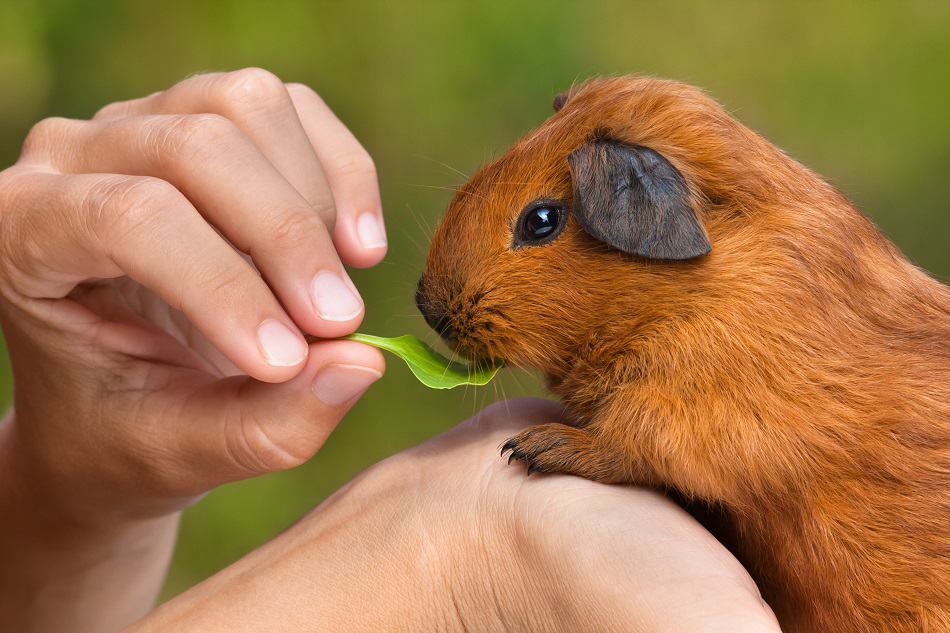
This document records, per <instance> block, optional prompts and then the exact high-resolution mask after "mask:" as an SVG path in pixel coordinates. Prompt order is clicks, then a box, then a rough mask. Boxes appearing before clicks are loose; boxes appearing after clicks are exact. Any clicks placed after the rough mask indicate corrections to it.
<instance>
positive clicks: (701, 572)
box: [129, 399, 779, 633]
mask: <svg viewBox="0 0 950 633" xmlns="http://www.w3.org/2000/svg"><path fill="white" fill-rule="evenodd" d="M552 417H553V418H558V417H559V410H558V409H557V408H556V407H554V406H552V403H550V402H545V401H540V400H531V399H523V400H517V401H508V402H500V403H496V404H494V405H492V406H491V407H489V408H488V409H486V410H485V411H483V412H481V413H480V414H478V415H477V416H475V417H474V418H473V419H471V420H469V421H467V422H465V423H463V424H461V425H459V426H458V427H456V428H455V429H452V430H451V431H449V432H447V433H445V434H443V435H441V436H439V437H437V438H435V439H433V440H430V441H429V442H427V443H425V444H423V445H421V446H419V447H416V448H414V449H411V450H408V451H406V452H404V453H401V454H399V455H396V456H394V457H392V458H390V459H388V460H386V461H384V462H382V463H380V464H378V465H376V466H374V467H372V468H371V469H369V470H368V471H367V472H365V473H363V474H362V475H360V476H359V477H357V478H356V479H355V480H354V481H352V482H350V483H349V484H348V485H346V486H345V487H344V488H342V489H341V490H340V491H338V492H337V493H336V494H335V495H333V496H332V497H331V498H330V499H328V500H327V501H326V502H324V503H323V504H321V505H320V506H319V507H318V508H316V509H315V510H314V511H313V512H311V513H310V514H308V515H307V516H306V517H304V518H303V519H302V520H301V521H300V522H299V523H297V524H296V525H295V526H293V527H292V528H290V529H289V530H288V531H286V532H285V533H283V534H281V535H280V536H279V537H277V538H276V539H275V540H274V541H272V542H270V543H268V544H266V545H264V546H263V547H261V548H260V549H258V550H257V551H255V552H253V553H251V554H250V555H248V556H246V557H245V558H244V559H242V560H240V561H238V562H237V563H235V564H234V565H232V566H231V567H229V568H227V569H225V570H224V571H222V572H221V573H219V574H217V575H216V576H214V577H212V578H210V579H209V580H207V581H205V582H203V583H201V584H200V585H198V586H197V587H195V588H193V589H192V590H190V591H188V592H186V593H184V594H182V595H180V596H179V597H177V598H175V599H173V600H171V601H170V602H168V603H166V604H165V605H163V606H161V607H159V608H158V609H157V610H156V611H155V612H153V613H152V614H150V615H149V616H148V617H146V618H145V619H144V620H142V621H141V622H139V623H137V624H136V625H135V626H133V627H131V629H129V630H130V631H134V632H135V633H150V632H152V631H190V630H196V631H231V632H238V633H239V632H242V631H248V632H251V631H262V630H267V631H276V632H283V631H287V632H298V631H321V632H323V631H436V630H437V631H485V632H494V631H498V632H511V631H532V632H538V633H543V632H545V631H575V632H584V631H591V632H595V631H597V632H602V631H632V632H635V633H652V632H657V633H659V632H664V633H679V632H686V631H697V632H698V631H703V632H713V633H715V632H720V631H721V632H723V633H726V632H729V633H732V632H737V633H745V632H749V633H751V632H765V631H778V630H779V628H778V625H777V623H776V622H775V619H774V617H773V616H772V613H771V611H770V610H769V608H768V606H766V605H765V603H764V602H762V600H761V598H760V597H759V594H758V590H757V589H756V587H755V585H754V584H753V582H752V580H751V578H749V576H748V574H747V573H746V572H745V570H744V569H743V568H742V567H741V566H740V565H739V563H738V562H737V561H736V560H735V558H733V557H732V555H731V554H729V552H728V551H726V549H725V548H724V547H723V546H722V545H720V544H719V542H718V541H716V540H715V539H714V538H713V537H712V536H711V535H710V534H709V533H708V532H706V531H705V530H704V529H703V528H702V527H701V526H700V525H699V524H698V523H696V522H695V521H694V520H693V519H692V518H691V517H690V516H689V515H688V514H686V513H685V512H684V511H683V510H682V509H680V508H679V507H678V506H676V505H675V504H673V503H672V502H670V501H669V500H668V499H666V498H665V497H663V496H662V495H660V494H658V493H656V492H653V491H650V490H647V489H643V488H634V487H621V486H608V485H604V484H597V483H593V482H590V481H587V480H583V479H579V478H575V477H565V476H540V477H539V476H537V475H534V476H531V477H528V478H526V477H525V476H524V469H523V468H522V467H520V466H516V465H514V464H512V465H508V464H507V463H506V462H505V461H504V460H500V459H498V446H499V445H500V444H501V443H503V442H504V440H505V438H507V437H509V436H510V435H511V434H512V433H513V432H517V431H519V430H521V429H523V428H525V426H527V425H529V424H531V423H533V422H538V421H543V420H546V419H551V418H552Z"/></svg>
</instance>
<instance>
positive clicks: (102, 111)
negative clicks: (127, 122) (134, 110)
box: [92, 102, 125, 119]
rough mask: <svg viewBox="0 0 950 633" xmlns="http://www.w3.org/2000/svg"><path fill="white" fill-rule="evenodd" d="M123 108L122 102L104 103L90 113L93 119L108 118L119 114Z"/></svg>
mask: <svg viewBox="0 0 950 633" xmlns="http://www.w3.org/2000/svg"><path fill="white" fill-rule="evenodd" d="M124 110H125V104H124V103H119V102H117V103H107V104H106V105H104V106H102V107H101V108H99V109H98V110H96V113H95V114H93V115H92V118H93V119H103V118H105V119H109V118H112V117H115V116H118V115H120V114H121V113H122V112H123V111H124Z"/></svg>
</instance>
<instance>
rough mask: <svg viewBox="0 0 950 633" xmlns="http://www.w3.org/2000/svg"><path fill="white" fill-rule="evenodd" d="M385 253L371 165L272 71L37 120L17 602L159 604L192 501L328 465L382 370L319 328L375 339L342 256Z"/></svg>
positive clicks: (9, 590)
mask: <svg viewBox="0 0 950 633" xmlns="http://www.w3.org/2000/svg"><path fill="white" fill-rule="evenodd" d="M385 251H386V237H385V232H384V229H383V220H382V211H381V205H380V199H379V191H378V186H377V183H376V177H375V171H374V167H373V162H372V160H371V159H370V157H369V155H368V154H367V153H366V152H365V151H364V150H363V149H362V147H360V145H359V143H358V142H357V141H356V139H355V138H354V137H353V135H352V134H351V133H350V132H349V131H348V130H347V129H346V128H345V127H344V126H343V124H342V123H341V122H340V121H339V120H337V119H336V117H335V116H334V115H333V113H332V112H331V111H330V109H329V108H328V107H327V106H326V105H325V104H324V103H323V102H322V101H321V99H320V98H319V97H318V96H317V95H316V94H315V93H314V92H313V91H312V90H310V89H309V88H307V87H305V86H303V85H299V84H287V85H285V84H284V83H283V82H282V81H281V80H279V79H278V78H277V77H275V76H274V75H272V74H270V73H268V72H266V71H263V70H260V69H253V68H252V69H246V70H241V71H238V72H233V73H218V74H204V75H197V76H193V77H191V78H189V79H186V80H185V81H182V82H181V83H179V84H177V85H175V86H173V87H171V88H170V89H168V90H165V91H163V92H158V93H155V94H152V95H150V96H147V97H145V98H142V99H136V100H132V101H127V102H122V103H114V104H111V105H108V106H106V107H105V108H103V109H102V110H100V111H99V112H98V113H97V114H96V115H95V116H94V117H93V118H92V119H91V120H89V121H78V120H67V119H48V120H45V121H42V122H40V123H39V124H37V125H36V126H35V127H34V128H33V130H32V131H31V132H30V134H29V136H28V138H27V139H26V142H25V144H24V146H23V151H22V155H21V157H20V159H19V161H18V162H17V163H16V164H15V165H13V166H12V167H10V168H8V169H6V170H4V171H3V172H0V325H2V327H3V332H4V335H5V336H6V339H7V343H8V348H9V351H10V355H11V360H12V365H13V373H14V380H15V385H14V401H15V413H14V414H13V415H12V416H10V417H9V418H8V419H7V420H6V421H5V422H3V423H2V425H0V468H2V473H0V486H2V494H0V515H2V516H4V517H5V518H4V521H3V524H4V527H3V530H4V537H3V538H2V539H0V559H2V560H3V561H4V565H3V566H2V571H0V586H2V587H3V591H2V592H0V595H2V598H0V607H2V608H0V613H3V614H4V616H7V615H10V614H11V613H20V614H21V615H23V608H24V607H23V605H31V606H30V609H32V615H34V616H37V617H41V618H60V619H61V620H60V622H69V623H70V624H69V626H68V628H69V629H70V630H74V631H77V630H80V625H79V624H77V623H82V622H91V623H92V624H91V626H92V627H93V628H94V629H95V630H105V629H109V628H112V626H111V625H113V624H114V623H115V622H123V621H128V620H129V619H130V617H135V616H137V615H140V614H141V613H142V611H143V610H144V609H145V608H147V606H148V604H149V603H150V601H151V600H152V599H153V597H154V595H155V594H156V592H157V589H158V586H159V583H160V582H161V578H162V576H163V573H164V569H165V566H166V564H167V559H168V556H169V553H170V550H171V547H172V544H173V541H174V533H175V528H176V525H177V515H178V512H179V510H180V509H181V508H182V507H183V506H185V505H187V504H188V503H190V502H191V501H192V500H194V499H195V498H197V497H198V496H199V495H201V494H202V493H204V492H206V491H207V490H209V489H211V488H212V487H214V486H216V485H218V484H221V483H223V482H227V481H232V480H236V479H240V478H245V477H249V476H252V475H257V474H260V473H264V472H268V471H273V470H278V469H284V468H288V467H291V466H294V465H296V464H299V463H301V462H303V461H304V460H306V459H307V458H309V457H310V456H311V455H312V454H313V453H314V452H315V451H316V450H317V449H318V448H319V447H320V446H321V445H322V443H323V441H324V440H325V438H326V437H327V435H328V434H329V433H330V431H331V430H332V429H333V427H334V426H335V425H336V423H337V422H338V421H339V420H340V418H341V417H342V416H343V414H344V413H345V412H346V410H347V409H348V408H349V407H350V406H351V405H352V404H353V402H354V401H355V400H356V399H357V398H358V397H359V395H360V394H361V393H362V392H363V391H364V390H365V389H366V388H368V387H369V385H370V384H371V383H372V382H373V381H375V380H376V379H377V378H379V377H380V376H381V374H382V372H383V369H384V365H383V360H382V357H381V355H380V354H379V353H378V352H377V351H376V350H374V349H371V348H368V347H365V346H362V345H359V344H356V343H350V342H340V341H331V342H318V343H314V344H312V345H309V346H308V345H307V344H306V343H305V340H304V338H303V336H302V335H301V330H302V331H303V332H305V333H308V334H312V335H316V336H318V337H337V336H341V335H344V334H347V333H349V332H352V331H353V330H355V328H356V327H357V325H358V324H359V322H360V320H361V318H362V316H363V304H362V301H361V299H360V297H359V295H358V293H357V291H356V289H355V287H354V286H353V284H352V283H351V282H350V280H349V278H348V277H347V274H346V272H345V271H344V268H343V262H345V263H348V264H351V265H354V266H370V265H373V264H375V263H377V262H378V261H379V260H380V259H381V258H382V257H383V255H384V254H385ZM242 252H243V253H247V254H248V255H249V257H248V258H245V257H243V256H242ZM341 260H342V261H341ZM25 507H31V508H36V509H37V511H36V512H23V511H22V508H25ZM18 561H22V562H23V564H18ZM113 563H114V564H113ZM119 570H122V571H119ZM82 574H87V576H88V577H86V579H85V580H84V581H83V582H74V581H75V578H76V577H78V576H81V575H82ZM71 583H72V584H71ZM103 586H105V587H109V588H110V589H109V590H108V591H102V588H103ZM78 587H86V588H89V589H88V592H89V594H90V595H79V594H75V592H77V591H79V589H78ZM67 588H68V590H67ZM97 591H98V593H99V594H102V593H106V594H108V595H107V598H108V600H109V604H110V608H109V609H108V610H106V609H100V607H101V604H100V603H99V602H97V601H96V600H95V599H93V596H92V594H96V592H97ZM80 593H81V592H80ZM74 594H75V595H74ZM100 613H106V614H109V617H112V618H113V620H112V621H111V622H103V621H102V620H101V618H98V619H97V616H98V615H99V614H100ZM38 614H39V615H38ZM90 615H92V616H94V617H91V618H90V617H86V616H90ZM21 624H22V622H20V623H14V622H11V621H3V622H0V628H3V629H4V630H7V629H9V630H38V628H37V629H34V628H26V627H24V626H21ZM54 628H55V627H54ZM58 630H62V627H61V628H60V629H58Z"/></svg>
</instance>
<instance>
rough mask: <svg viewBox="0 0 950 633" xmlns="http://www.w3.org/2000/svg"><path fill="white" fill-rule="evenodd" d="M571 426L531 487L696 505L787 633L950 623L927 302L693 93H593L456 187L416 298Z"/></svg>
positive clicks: (838, 206)
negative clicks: (718, 522) (723, 530)
mask: <svg viewBox="0 0 950 633" xmlns="http://www.w3.org/2000/svg"><path fill="white" fill-rule="evenodd" d="M416 301H417V304H418V305H419V307H420V310H421V311H422V313H423V314H424V316H425V318H426V320H427V322H428V323H429V324H430V325H431V326H432V327H433V328H434V329H435V330H436V331H437V332H438V333H439V334H440V335H441V336H442V337H444V338H445V339H446V341H448V342H449V344H450V345H451V346H452V347H454V349H455V350H457V351H458V352H459V353H461V354H463V355H465V356H467V357H469V358H471V359H475V360H479V361H482V362H495V363H497V362H501V361H504V362H506V363H508V364H509V365H514V366H522V367H530V368H535V369H537V370H539V371H540V372H541V373H543V375H544V376H545V378H546V382H547V384H548V386H549V388H550V390H551V391H552V392H553V393H555V394H556V395H557V396H559V397H560V399H561V400H562V402H563V404H564V405H565V407H566V410H567V412H568V414H569V415H568V417H569V419H570V420H571V423H570V424H565V423H560V422H554V421H552V423H550V424H541V425H537V426H533V427H530V428H528V429H527V430H525V431H524V432H522V433H520V434H519V435H517V436H515V437H512V438H511V439H510V440H509V441H508V442H507V443H506V444H505V445H504V447H503V453H505V452H510V455H509V461H510V460H511V459H514V460H518V461H520V462H523V463H524V464H526V465H527V470H528V473H529V474H530V473H532V472H538V473H567V474H572V475H577V476H580V477H586V478H588V479H592V480H596V481H600V482H607V483H632V484H639V485H646V486H653V487H657V488H659V489H662V490H666V491H670V492H671V493H672V494H674V495H675V496H677V497H679V498H682V499H685V500H689V501H690V502H693V503H698V504H702V505H705V506H707V507H708V508H710V509H712V510H714V511H716V512H717V513H718V514H720V515H721V516H722V517H723V518H724V520H725V521H726V525H728V526H730V529H731V533H732V534H733V535H734V540H735V551H736V554H737V556H739V558H740V560H742V561H743V562H744V563H745V564H746V565H747V567H748V569H749V571H750V573H751V574H752V575H753V577H754V578H755V579H756V581H757V583H758V585H759V587H760V589H761V591H762V594H763V597H764V598H765V599H766V601H767V602H768V603H769V604H770V605H771V606H772V608H773V610H774V611H775V612H776V615H777V616H778V618H779V621H780V623H781V624H782V626H783V629H784V630H787V631H793V632H794V631H822V632H825V633H845V632H848V633H852V632H853V633H858V632H867V631H888V632H889V633H901V632H905V631H906V632H908V633H909V632H911V631H915V632H917V631H950V289H948V288H947V287H946V286H944V285H943V284H941V283H939V282H938V281H936V280H934V279H933V278H931V277H929V276H928V275H927V274H926V273H925V272H923V271H921V270H920V269H918V268H916V267H914V266H913V265H912V264H911V263H909V262H908V260H907V259H906V258H905V257H904V256H903V255H902V254H901V253H900V251H899V250H898V249H897V248H896V247H895V246H894V245H893V244H892V243H891V242H889V241H888V240H887V239H886V238H885V237H884V236H883V235H882V234H881V233H880V232H879V231H878V230H877V228H876V227H875V226H874V225H873V224H872V223H871V222H870V221H869V220H868V219H867V218H865V217H864V216H863V215H862V214H861V213H860V212H859V211H857V210H856V209H855V208H854V207H853V206H852V205H851V204H850V203H849V202H848V201H847V200H846V199H845V198H844V196H842V194H840V193H839V192H838V191H836V190H835V189H834V188H833V187H832V186H831V185H830V184H829V183H827V182H826V181H825V180H823V179H822V178H821V177H819V176H818V175H816V174H815V173H814V172H812V171H810V170H809V169H807V168H806V167H804V166H802V165H801V164H799V163H798V162H796V161H795V160H793V159H792V158H790V157H789V156H787V155H786V154H784V153H783V152H782V151H781V150H779V149H778V148H776V147H775V146H774V145H772V144H771V143H769V142H768V141H767V140H765V139H764V138H763V137H761V136H759V135H758V134H756V133H755V132H753V131H752V130H750V129H749V128H747V127H745V126H744V125H742V124H741V123H739V122H738V121H736V120H735V119H733V118H732V117H731V116H729V115H728V114H727V113H726V111H725V110H724V109H723V108H722V107H721V106H720V105H719V104H717V103H716V102H715V101H714V100H713V99H711V98H710V97H708V96H707V95H706V94H704V93H703V92H702V91H701V90H699V89H697V88H694V87H691V86H688V85H684V84H682V83H678V82H673V81H666V80H660V79H655V78H647V77H638V76H626V77H616V78H604V79H593V80H590V81H588V82H586V83H583V84H581V85H578V86H575V87H574V88H573V89H571V90H570V91H569V93H567V94H563V95H559V96H558V97H557V98H556V99H555V113H554V115H553V116H551V117H550V118H549V119H548V120H546V121H545V122H544V123H543V124H542V125H541V126H540V127H539V128H537V129H536V130H535V131H533V132H531V133H529V134H528V135H527V136H525V137H524V138H522V139H521V140H520V141H518V142H517V143H516V144H515V145H514V147H512V148H511V149H510V150H509V151H508V152H507V153H506V154H504V155H503V156H501V157H500V158H498V159H497V160H495V161H493V162H491V163H489V164H488V165H486V166H485V167H483V168H481V169H480V170H479V171H478V172H477V173H476V174H475V175H474V176H473V177H472V178H471V179H470V180H469V181H468V182H467V183H465V184H464V185H463V186H461V187H460V188H459V189H458V190H457V193H456V195H455V196H454V199H453V200H452V202H451V204H450V206H449V209H448V211H447V213H446V215H445V217H444V219H443V220H442V221H441V223H440V225H439V226H438V228H437V230H436V231H435V234H434V237H433V240H432V246H431V250H430V252H429V255H428V259H427V262H426V268H425V272H424V274H423V276H422V278H421V279H420V283H419V288H418V292H417V295H416Z"/></svg>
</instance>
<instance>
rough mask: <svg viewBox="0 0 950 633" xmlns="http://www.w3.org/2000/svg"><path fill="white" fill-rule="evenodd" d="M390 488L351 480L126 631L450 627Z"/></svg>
mask: <svg viewBox="0 0 950 633" xmlns="http://www.w3.org/2000/svg"><path fill="white" fill-rule="evenodd" d="M392 485H398V484H390V483H386V484H384V485H380V484H379V483H377V482H372V481H367V480H365V479H363V478H361V479H359V480H357V481H356V482H353V483H352V484H350V485H348V486H347V487H346V488H344V489H343V490H341V491H339V492H338V493H337V494H336V495H334V497H331V498H330V499H329V500H327V501H326V502H325V503H324V504H322V505H321V506H319V507H318V508H317V509H316V510H315V511H314V512H313V513H311V515H309V516H308V517H306V518H304V519H303V520H302V521H301V522H300V523H298V524H297V525H295V526H293V527H292V528H290V529H289V530H288V531H287V532H285V533H283V534H281V535H280V536H279V537H277V538H276V539H274V540H273V541H271V542H270V543H267V544H266V545H264V546H263V547H261V548H259V549H258V550H255V551H254V552H252V553H251V554H249V555H247V556H246V557H244V558H243V559H241V560H240V561H238V562H237V563H235V564H233V565H231V566H230V567H228V568H227V569H225V570H223V571H222V572H220V573H218V574H216V575H215V576H213V577H211V578H209V579H208V580H206V581H204V582H203V583H201V584H200V585H198V586H196V587H193V588H192V589H190V590H189V591H187V592H185V593H184V594H182V595H179V596H178V597H176V598H174V599H172V600H170V601H169V602H167V603H166V604H164V605H162V606H161V607H160V608H159V609H157V610H156V611H154V612H153V613H151V614H149V616H148V617H146V618H144V619H143V620H142V621H140V622H138V623H137V624H136V625H134V626H132V627H131V628H130V629H129V631H130V632H134V633H151V632H153V631H155V632H158V631H172V630H175V631H178V630H181V631H191V630H195V631H199V630H200V631H228V632H229V633H242V632H245V631H247V632H256V631H263V630H266V631H271V632H274V633H282V632H298V631H318V630H319V631H321V632H324V631H327V632H333V631H362V630H367V631H369V630H387V631H393V630H405V631H417V630H448V631H452V630H456V627H455V626H454V622H452V619H451V617H450V614H449V613H447V611H446V608H445V607H446V605H447V604H450V599H449V598H448V596H447V595H445V594H444V591H443V589H442V587H441V586H440V584H439V581H440V577H441V574H440V573H439V569H438V566H437V564H436V560H435V558H432V557H433V556H436V552H434V551H433V552H426V551H424V550H422V551H420V550H419V542H418V541H416V540H410V539H407V538H405V537H406V536H408V535H409V534H410V531H414V530H415V529H416V528H415V527H411V528H408V529H407V526H410V525H412V523H413V522H414V518H413V517H412V516H411V514H412V511H411V509H410V508H409V507H406V506H404V505H401V504H399V503H398V502H397V501H396V500H397V499H403V500H404V499H405V497H404V496H403V495H400V494H398V493H392V492H391V491H392ZM416 536H418V535H417V534H416ZM436 549H439V548H438V547H436Z"/></svg>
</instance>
